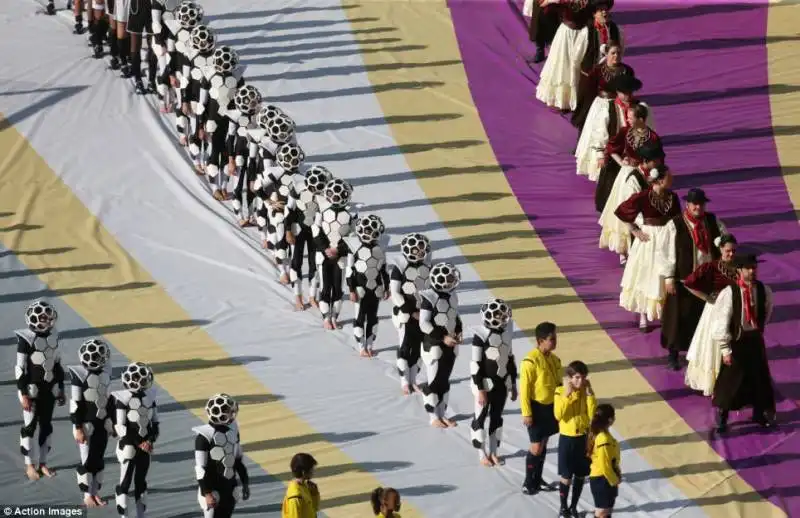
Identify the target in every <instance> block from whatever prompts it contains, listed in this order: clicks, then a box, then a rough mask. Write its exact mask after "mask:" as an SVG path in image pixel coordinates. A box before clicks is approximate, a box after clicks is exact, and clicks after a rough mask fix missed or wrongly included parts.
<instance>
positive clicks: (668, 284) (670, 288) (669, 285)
mask: <svg viewBox="0 0 800 518" xmlns="http://www.w3.org/2000/svg"><path fill="white" fill-rule="evenodd" d="M664 289H666V290H667V295H675V281H674V280H672V279H667V280H666V281H665V282H664Z"/></svg>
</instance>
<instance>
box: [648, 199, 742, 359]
mask: <svg viewBox="0 0 800 518" xmlns="http://www.w3.org/2000/svg"><path fill="white" fill-rule="evenodd" d="M683 200H684V201H685V202H686V209H685V210H684V211H683V213H682V214H680V215H679V216H676V217H675V218H674V219H673V220H672V221H670V222H669V223H668V224H667V234H668V237H667V239H668V240H669V244H668V246H667V250H666V251H667V256H666V257H664V258H663V261H664V271H665V272H666V273H667V277H666V280H665V282H666V285H665V288H666V290H667V299H666V301H664V310H663V312H662V315H661V347H663V348H664V349H666V350H667V351H668V352H669V356H668V361H667V365H668V367H669V368H670V369H672V370H675V371H677V370H680V368H681V366H680V360H679V353H680V352H685V351H688V350H689V344H690V343H691V340H692V336H694V333H695V329H696V328H697V324H698V323H699V322H700V316H701V315H702V313H703V300H702V299H700V298H698V297H696V296H694V295H692V294H691V293H690V292H689V291H688V290H687V289H686V288H685V287H684V285H683V283H682V282H681V280H682V279H685V278H687V277H689V275H691V274H692V272H694V271H695V270H696V269H697V267H698V266H700V265H702V264H704V263H707V262H711V261H716V260H718V259H719V250H718V249H717V247H716V246H714V243H715V241H716V239H717V238H718V237H719V236H721V235H723V234H726V233H727V230H726V229H725V225H723V224H722V222H721V221H720V220H719V219H717V217H716V216H715V215H714V214H713V213H711V212H707V211H706V203H708V202H709V201H710V200H709V199H708V197H707V196H706V193H705V192H704V191H703V190H702V189H689V192H688V193H687V195H686V196H685V197H684V198H683Z"/></svg>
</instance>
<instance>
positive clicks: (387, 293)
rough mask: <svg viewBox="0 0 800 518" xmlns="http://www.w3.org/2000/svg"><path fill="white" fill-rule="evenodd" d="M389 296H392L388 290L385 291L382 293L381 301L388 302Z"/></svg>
mask: <svg viewBox="0 0 800 518" xmlns="http://www.w3.org/2000/svg"><path fill="white" fill-rule="evenodd" d="M391 295H392V294H391V293H389V290H386V291H384V292H383V300H389V297H390V296H391Z"/></svg>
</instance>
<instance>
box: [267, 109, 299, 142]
mask: <svg viewBox="0 0 800 518" xmlns="http://www.w3.org/2000/svg"><path fill="white" fill-rule="evenodd" d="M294 131H295V124H294V121H293V120H292V118H291V117H289V116H288V115H286V114H285V113H279V114H278V115H276V116H275V117H273V118H272V119H270V121H269V122H268V123H267V134H268V135H269V138H270V140H272V141H273V142H275V143H276V144H284V143H286V142H289V140H291V138H292V136H293V135H294Z"/></svg>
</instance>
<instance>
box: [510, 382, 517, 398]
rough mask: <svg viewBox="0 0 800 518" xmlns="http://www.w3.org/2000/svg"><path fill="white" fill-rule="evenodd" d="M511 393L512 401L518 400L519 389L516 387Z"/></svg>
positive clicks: (512, 388)
mask: <svg viewBox="0 0 800 518" xmlns="http://www.w3.org/2000/svg"><path fill="white" fill-rule="evenodd" d="M510 392H511V395H510V397H511V401H516V400H517V396H518V394H517V387H516V386H514V387H511V391H510Z"/></svg>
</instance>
